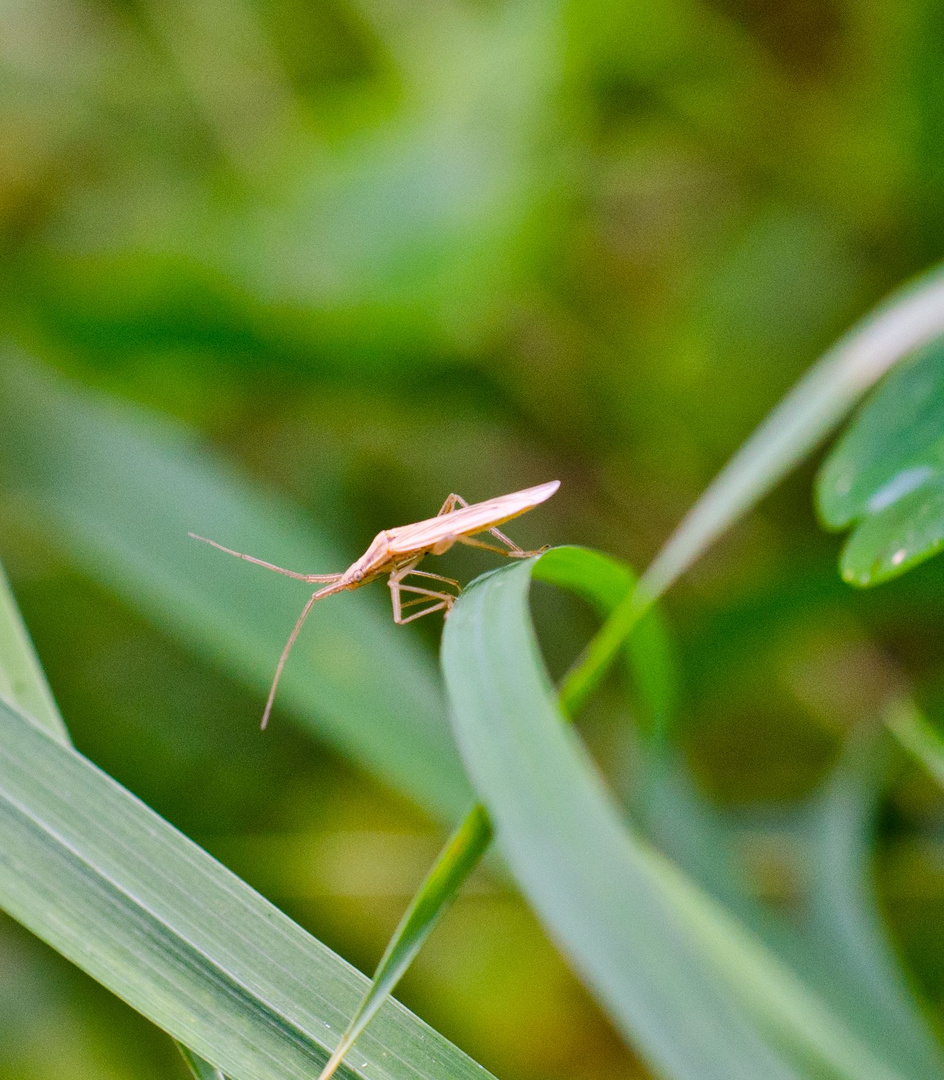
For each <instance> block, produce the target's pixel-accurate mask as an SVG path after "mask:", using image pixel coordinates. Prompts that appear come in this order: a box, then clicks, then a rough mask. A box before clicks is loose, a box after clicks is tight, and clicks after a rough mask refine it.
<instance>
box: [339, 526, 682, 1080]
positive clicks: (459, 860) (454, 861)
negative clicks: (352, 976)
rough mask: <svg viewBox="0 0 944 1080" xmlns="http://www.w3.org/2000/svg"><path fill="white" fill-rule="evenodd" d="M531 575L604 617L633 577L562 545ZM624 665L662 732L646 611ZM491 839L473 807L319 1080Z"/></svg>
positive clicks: (669, 667)
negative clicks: (577, 598) (569, 592)
mask: <svg viewBox="0 0 944 1080" xmlns="http://www.w3.org/2000/svg"><path fill="white" fill-rule="evenodd" d="M535 577H540V578H541V579H543V580H544V581H547V582H549V583H552V584H555V585H558V586H560V587H562V588H565V589H571V590H572V591H573V592H575V593H577V594H578V595H580V596H582V597H583V598H584V599H585V600H587V601H588V602H589V603H590V604H591V605H593V606H594V607H596V608H597V609H598V610H599V611H600V612H601V613H602V614H604V615H606V614H608V613H609V611H610V609H611V608H612V607H613V606H614V605H615V604H617V603H618V602H619V601H620V600H622V599H623V597H624V596H626V594H627V593H628V592H629V591H630V590H631V589H632V588H633V586H634V585H635V582H636V578H635V576H634V575H633V573H632V571H630V570H629V568H628V567H626V566H624V565H623V564H622V563H619V562H617V561H616V560H615V559H611V558H609V557H608V556H606V555H601V554H600V553H599V552H595V551H590V550H588V549H586V548H577V547H560V548H554V549H553V550H551V551H548V552H546V553H545V554H544V555H543V556H542V558H541V559H540V560H539V561H538V562H537V563H536V564H535ZM627 656H628V659H629V666H630V667H631V668H632V669H633V673H634V675H635V676H636V678H637V685H638V688H639V691H640V696H641V697H642V699H643V701H644V703H645V705H646V707H647V709H648V715H649V720H650V727H651V728H652V731H653V733H654V734H660V735H661V734H662V733H663V732H664V729H665V727H666V725H667V722H668V718H669V716H670V715H671V713H672V711H673V710H674V707H675V697H676V692H677V685H676V676H675V670H674V664H673V662H672V658H671V655H670V653H669V650H668V641H667V637H666V634H665V630H664V627H663V626H662V624H661V623H660V622H659V620H658V616H657V614H656V612H654V611H653V612H650V613H649V615H648V616H647V617H646V618H645V619H643V621H642V622H641V623H640V625H639V626H638V627H637V628H636V633H635V634H633V635H632V636H631V637H630V639H629V642H628V645H627ZM491 840H492V826H491V822H490V821H489V819H488V815H487V813H486V811H485V808H484V807H482V806H481V805H476V806H473V807H472V809H471V810H470V811H469V813H468V814H467V815H466V817H465V818H464V819H463V821H462V822H461V824H460V825H459V827H458V828H457V829H456V831H455V832H454V833H453V835H452V836H451V837H450V839H449V841H448V843H447V844H446V846H445V847H444V848H443V850H442V851H441V852H440V854H439V856H438V857H437V859H436V862H435V863H434V864H433V867H432V869H431V870H430V872H429V874H428V875H427V877H426V879H425V880H424V881H423V883H422V885H421V886H420V888H419V890H418V891H417V893H416V895H415V896H414V898H413V901H412V902H411V904H410V906H409V908H408V909H407V911H406V913H405V914H404V916H403V918H402V919H401V920H400V923H399V925H398V926H397V928H396V930H395V931H394V933H393V937H392V938H391V939H390V942H389V944H388V945H387V948H386V950H385V952H384V955H383V957H382V958H381V960H380V963H379V964H378V965H377V970H376V971H375V972H374V976H373V978H372V980H371V985H370V989H369V990H368V992H367V994H366V995H365V996H364V1000H363V1001H362V1002H361V1004H360V1006H359V1007H358V1010H357V1012H356V1013H355V1015H354V1018H353V1019H352V1020H351V1023H350V1024H349V1026H348V1029H347V1031H346V1032H345V1033H344V1036H343V1037H342V1039H341V1042H340V1043H339V1044H338V1046H337V1049H336V1050H335V1052H334V1053H333V1054H332V1055H331V1060H330V1061H329V1062H328V1064H327V1065H326V1066H325V1068H324V1071H323V1072H322V1074H321V1076H320V1077H319V1078H318V1080H328V1078H329V1077H330V1076H331V1074H332V1073H333V1072H334V1070H335V1069H336V1068H337V1066H338V1064H339V1063H340V1062H341V1061H342V1060H343V1058H344V1056H345V1054H346V1053H347V1052H348V1050H349V1049H350V1048H351V1047H352V1046H353V1045H354V1042H355V1040H356V1039H357V1037H358V1035H359V1034H360V1032H361V1031H363V1030H364V1028H365V1027H366V1026H367V1025H368V1024H369V1023H370V1020H371V1017H372V1016H374V1014H375V1013H376V1012H377V1010H378V1009H379V1008H380V1006H381V1004H382V1003H383V1001H384V999H385V998H386V997H387V996H389V995H390V994H392V993H393V990H394V987H395V986H396V985H397V983H398V982H399V981H400V979H401V978H403V976H404V975H405V974H406V971H407V969H408V968H409V966H410V964H411V963H412V962H413V959H414V957H415V956H416V954H417V953H418V952H419V950H420V948H422V946H423V943H424V942H425V941H426V939H427V937H428V936H429V934H430V932H431V931H432V929H433V927H434V926H435V925H436V923H437V921H438V920H439V917H440V916H441V915H442V914H443V913H444V912H445V911H446V910H447V908H448V907H449V905H450V904H451V903H452V901H453V900H454V899H455V896H456V894H457V893H458V891H459V889H460V888H461V887H462V885H463V883H464V882H465V881H466V879H467V878H468V876H469V874H471V873H472V871H473V870H474V869H475V867H476V866H477V865H478V863H479V861H480V859H481V857H482V855H483V854H484V853H485V851H486V849H487V848H488V846H489V844H490V843H491Z"/></svg>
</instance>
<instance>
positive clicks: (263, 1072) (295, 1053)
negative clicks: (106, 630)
mask: <svg viewBox="0 0 944 1080" xmlns="http://www.w3.org/2000/svg"><path fill="white" fill-rule="evenodd" d="M0 835H2V836H3V845H2V847H0V906H2V907H3V908H4V909H5V910H6V911H7V912H9V913H10V914H11V915H12V916H13V917H14V918H15V919H17V920H18V921H20V922H21V923H23V925H24V926H26V927H27V928H28V929H30V930H32V931H33V933H35V934H36V935H37V936H38V937H40V938H42V939H43V940H44V941H46V942H47V943H48V944H50V945H51V946H52V947H53V948H55V949H57V951H59V952H61V953H62V954H63V955H65V956H66V957H68V958H69V959H71V960H72V961H73V962H74V963H76V964H77V965H78V966H79V967H81V968H82V969H83V970H85V971H86V972H88V973H89V974H90V975H92V977H93V978H95V979H97V980H98V981H99V982H101V983H103V984H104V985H105V986H107V987H108V988H109V989H111V990H112V991H113V992H114V993H116V994H117V995H118V996H119V997H121V998H123V999H124V1000H125V1001H127V1002H128V1003H129V1004H130V1005H132V1007H134V1008H136V1009H137V1010H138V1011H139V1012H141V1013H143V1014H144V1015H145V1016H147V1017H148V1018H149V1019H151V1020H152V1021H153V1022H154V1023H156V1024H157V1025H158V1026H159V1027H161V1028H163V1029H164V1030H165V1031H167V1032H169V1033H170V1034H171V1035H173V1036H174V1037H175V1038H177V1039H179V1040H180V1041H181V1042H183V1043H185V1044H186V1045H187V1046H188V1047H191V1048H192V1050H193V1051H195V1052H196V1053H197V1054H199V1056H200V1057H201V1058H202V1059H204V1060H205V1061H206V1062H207V1063H209V1064H210V1065H212V1066H213V1067H215V1068H218V1069H220V1070H221V1071H222V1072H224V1073H225V1074H226V1075H227V1076H229V1077H232V1080H288V1078H291V1077H297V1078H299V1080H301V1078H310V1077H311V1076H312V1075H313V1074H315V1072H316V1071H317V1070H318V1069H319V1068H320V1067H321V1066H322V1064H323V1063H324V1061H325V1060H326V1059H327V1057H328V1055H329V1052H330V1048H331V1047H332V1046H333V1044H334V1041H335V1039H334V1036H333V1034H332V1032H334V1031H336V1030H338V1029H340V1027H341V1025H342V1024H343V1023H344V1018H345V1017H346V1015H349V1012H350V1010H352V1009H353V1008H354V1006H355V1004H356V1002H357V1001H358V1000H359V998H360V997H361V995H362V993H363V989H364V986H365V983H366V980H364V978H363V976H361V975H359V974H358V973H357V972H355V971H354V969H352V968H351V967H350V966H349V965H347V964H345V963H344V961H342V960H341V959H340V958H339V957H338V956H336V955H335V954H334V953H332V952H331V951H330V950H329V949H327V948H326V947H325V946H324V945H322V944H321V943H320V942H318V941H317V940H316V939H314V938H313V937H311V936H310V935H309V934H307V933H306V932H305V931H304V930H302V928H301V927H299V926H297V925H296V924H295V923H293V922H292V921H291V920H290V919H288V918H287V917H286V916H285V915H283V914H282V913H281V912H280V911H278V909H276V908H274V907H273V906H272V905H270V904H269V903H267V902H266V901H265V900H264V899H263V898H262V897H261V896H259V895H258V894H257V893H255V892H254V891H253V890H252V889H250V888H249V886H247V885H246V884H245V883H244V882H242V881H240V880H239V879H238V878H237V877H235V876H234V875H233V874H231V873H230V872H229V871H227V870H226V869H225V868H224V867H222V866H221V865H220V864H219V863H217V862H216V861H215V860H214V859H212V858H211V857H210V856H209V855H207V854H206V852H204V851H202V850H201V849H200V848H198V847H197V846H196V845H195V844H193V843H191V842H190V841H189V840H187V839H186V837H184V836H182V835H181V834H180V833H178V832H177V831H176V830H175V829H173V828H172V827H171V826H170V825H168V824H167V823H166V822H164V821H163V820H162V819H161V818H159V817H158V816H157V815H156V814H154V813H153V812H152V811H150V810H148V809H147V807H145V806H144V805H143V804H141V803H140V802H139V801H138V800H137V799H135V798H134V797H133V796H132V795H130V794H129V793H128V792H126V791H125V790H124V789H123V788H121V787H120V786H119V785H118V784H116V783H115V782H114V781H112V780H111V779H110V778H109V777H107V776H105V775H104V774H103V773H101V772H100V771H99V770H98V769H96V768H95V767H94V766H93V765H92V764H90V763H89V762H88V761H86V760H85V759H84V758H83V757H82V756H81V755H80V754H77V753H76V752H75V751H73V750H71V749H69V748H67V747H64V746H62V745H61V744H60V743H59V742H58V741H57V740H55V739H54V738H52V737H50V736H49V735H48V734H47V733H45V732H44V731H43V730H42V729H41V728H39V727H38V726H36V725H35V724H34V723H33V722H32V721H31V720H30V719H28V718H27V717H25V716H23V715H22V714H21V713H19V712H17V711H16V710H15V709H14V708H13V707H12V706H10V705H8V704H6V703H3V702H0ZM348 1069H349V1070H350V1072H351V1073H352V1075H357V1076H361V1075H366V1076H370V1077H373V1078H375V1080H376V1078H378V1077H385V1078H394V1077H403V1078H406V1077H410V1078H414V1080H415V1078H418V1077H425V1078H428V1080H433V1078H435V1080H442V1078H444V1077H448V1078H455V1080H472V1078H475V1080H481V1078H482V1077H484V1076H487V1074H486V1073H485V1071H484V1070H483V1069H481V1068H480V1067H479V1066H477V1065H476V1064H475V1063H474V1062H472V1061H471V1060H470V1059H469V1058H467V1057H466V1056H465V1055H464V1054H462V1053H461V1051H459V1050H458V1049H456V1048H455V1047H453V1046H451V1045H450V1044H449V1043H448V1042H446V1040H444V1039H442V1038H441V1037H440V1036H439V1035H437V1034H436V1033H435V1032H434V1031H432V1029H430V1028H429V1027H427V1026H426V1025H425V1024H423V1023H422V1022H421V1021H419V1020H418V1019H417V1018H416V1017H414V1016H412V1014H410V1013H409V1012H408V1011H407V1010H405V1009H403V1008H402V1007H401V1006H399V1005H397V1004H396V1003H394V1002H387V1003H386V1005H385V1006H384V1008H383V1009H382V1010H381V1012H380V1014H379V1015H378V1017H377V1019H376V1022H375V1024H374V1026H373V1027H372V1029H371V1031H370V1032H367V1033H365V1035H364V1037H363V1038H362V1039H361V1042H360V1045H359V1054H358V1060H357V1061H349V1062H348Z"/></svg>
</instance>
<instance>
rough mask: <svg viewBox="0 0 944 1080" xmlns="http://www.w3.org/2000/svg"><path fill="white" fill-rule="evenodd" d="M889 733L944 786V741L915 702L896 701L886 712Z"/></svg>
mask: <svg viewBox="0 0 944 1080" xmlns="http://www.w3.org/2000/svg"><path fill="white" fill-rule="evenodd" d="M885 723H886V725H887V726H888V729H889V731H891V733H892V734H893V735H894V736H895V738H896V739H897V740H898V741H899V742H900V743H901V745H902V746H903V747H904V748H905V750H907V751H908V753H909V754H910V755H911V756H912V757H913V758H914V759H915V761H917V762H918V764H919V765H923V766H924V767H925V769H927V771H928V772H929V773H930V774H931V776H933V777H934V779H935V780H936V781H937V782H938V783H939V784H940V785H941V787H944V739H942V738H941V736H940V735H939V734H938V733H937V731H935V730H934V728H933V727H932V726H931V725H930V723H928V720H927V717H925V716H924V714H923V713H921V712H920V711H919V710H918V707H917V705H915V703H914V702H913V701H910V700H907V699H903V700H900V701H896V702H894V703H893V704H892V705H890V706H889V707H888V709H887V710H886V712H885Z"/></svg>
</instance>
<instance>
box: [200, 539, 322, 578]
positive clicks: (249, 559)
mask: <svg viewBox="0 0 944 1080" xmlns="http://www.w3.org/2000/svg"><path fill="white" fill-rule="evenodd" d="M187 535H188V536H191V537H193V539H194V540H202V541H203V542H204V544H209V545H210V547H215V548H218V549H219V550H220V551H225V552H226V554H227V555H235V556H236V558H237V559H245V560H246V562H251V563H255V564H256V566H264V567H265V568H266V570H274V571H275V572H276V573H277V574H285V576H286V577H291V578H295V579H297V580H298V581H337V580H338V578H339V577H340V576H341V575H340V574H297V573H296V572H295V571H294V570H286V569H285V568H284V567H282V566H276V565H275V563H270V562H266V561H265V560H264V559H257V558H255V557H254V556H252V555H244V554H243V553H242V552H241V551H233V549H232V548H228V547H223V545H222V544H218V543H217V542H216V541H215V540H208V539H207V538H206V537H205V536H197V534H196V533H188V534H187Z"/></svg>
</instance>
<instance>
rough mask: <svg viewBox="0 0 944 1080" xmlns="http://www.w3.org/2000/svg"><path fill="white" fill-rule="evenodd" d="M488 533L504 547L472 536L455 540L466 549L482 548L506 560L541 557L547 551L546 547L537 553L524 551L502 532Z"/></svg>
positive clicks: (493, 530) (459, 537)
mask: <svg viewBox="0 0 944 1080" xmlns="http://www.w3.org/2000/svg"><path fill="white" fill-rule="evenodd" d="M488 531H489V533H490V534H491V535H492V536H497V537H498V539H499V540H501V541H502V543H503V544H505V547H498V545H497V544H488V543H486V542H485V541H484V540H479V539H478V538H477V537H474V536H457V537H456V540H458V542H459V543H460V544H465V545H466V546H467V547H474V548H482V550H483V551H494V552H496V553H497V554H498V555H504V556H505V557H506V558H508V559H530V558H531V557H532V556H533V555H541V554H542V553H543V552H545V551H547V547H542V548H538V550H537V551H525V550H524V549H523V548H520V547H518V545H517V544H516V543H515V542H514V541H513V540H509V538H508V537H507V536H505V534H504V533H503V532H499V531H498V529H489V530H488Z"/></svg>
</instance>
